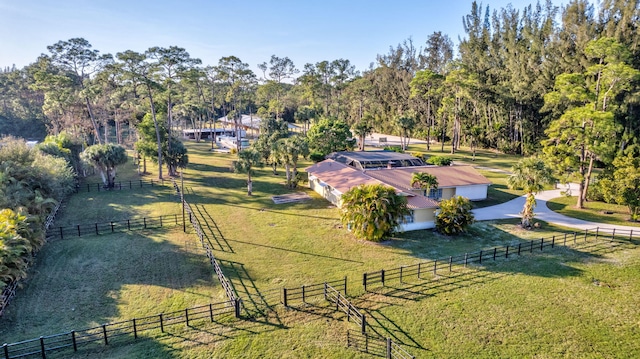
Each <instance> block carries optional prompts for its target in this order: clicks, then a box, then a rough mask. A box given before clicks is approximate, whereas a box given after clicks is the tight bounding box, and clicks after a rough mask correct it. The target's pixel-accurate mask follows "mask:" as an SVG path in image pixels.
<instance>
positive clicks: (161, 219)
mask: <svg viewBox="0 0 640 359" xmlns="http://www.w3.org/2000/svg"><path fill="white" fill-rule="evenodd" d="M160 228H162V216H160Z"/></svg>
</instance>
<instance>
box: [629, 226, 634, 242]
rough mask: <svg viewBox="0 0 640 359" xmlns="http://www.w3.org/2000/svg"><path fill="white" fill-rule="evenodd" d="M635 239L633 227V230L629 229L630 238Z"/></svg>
mask: <svg viewBox="0 0 640 359" xmlns="http://www.w3.org/2000/svg"><path fill="white" fill-rule="evenodd" d="M632 239H633V229H632V230H631V231H629V240H632Z"/></svg>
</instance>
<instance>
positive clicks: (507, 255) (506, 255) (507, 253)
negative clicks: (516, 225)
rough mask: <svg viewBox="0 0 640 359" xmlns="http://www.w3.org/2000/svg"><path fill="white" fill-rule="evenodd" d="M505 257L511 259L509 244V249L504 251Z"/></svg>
mask: <svg viewBox="0 0 640 359" xmlns="http://www.w3.org/2000/svg"><path fill="white" fill-rule="evenodd" d="M504 257H505V258H509V245H508V244H507V249H505V251H504Z"/></svg>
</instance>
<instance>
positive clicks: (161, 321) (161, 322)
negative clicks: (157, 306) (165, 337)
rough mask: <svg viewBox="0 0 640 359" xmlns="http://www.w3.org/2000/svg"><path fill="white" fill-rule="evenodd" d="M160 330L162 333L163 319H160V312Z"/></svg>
mask: <svg viewBox="0 0 640 359" xmlns="http://www.w3.org/2000/svg"><path fill="white" fill-rule="evenodd" d="M160 331H161V332H163V333H164V321H163V320H162V313H160Z"/></svg>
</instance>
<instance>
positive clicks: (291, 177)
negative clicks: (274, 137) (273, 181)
mask: <svg viewBox="0 0 640 359" xmlns="http://www.w3.org/2000/svg"><path fill="white" fill-rule="evenodd" d="M284 150H285V152H286V155H285V156H284V157H283V163H284V164H285V169H286V172H287V186H288V187H289V188H296V186H297V185H298V160H299V159H300V156H302V157H305V158H306V157H308V156H309V142H308V141H307V138H306V137H304V136H292V137H289V138H287V139H285V140H284Z"/></svg>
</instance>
